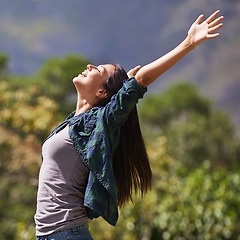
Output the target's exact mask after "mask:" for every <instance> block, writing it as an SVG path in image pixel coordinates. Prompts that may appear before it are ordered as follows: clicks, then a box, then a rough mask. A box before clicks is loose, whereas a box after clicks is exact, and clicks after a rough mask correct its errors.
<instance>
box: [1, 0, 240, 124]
mask: <svg viewBox="0 0 240 240" xmlns="http://www.w3.org/2000/svg"><path fill="white" fill-rule="evenodd" d="M0 3H1V8H0V19H1V21H0V35H1V41H0V51H2V52H5V53H7V54H9V56H10V59H11V64H10V71H11V72H12V73H13V74H32V73H34V72H35V71H37V70H38V68H39V67H40V66H41V65H42V63H43V62H44V61H45V60H46V59H47V58H49V57H52V56H62V55H65V54H68V53H70V52H75V53H79V54H83V55H85V56H86V57H87V58H89V59H91V61H92V62H94V63H96V64H100V63H105V62H118V63H120V64H122V65H123V66H124V67H125V68H126V69H129V68H131V67H133V66H135V65H136V64H141V65H143V64H146V63H148V62H149V61H151V60H153V59H155V58H157V57H159V56H160V55H162V54H164V53H166V52H167V51H169V50H170V49H172V48H173V47H175V46H176V44H177V43H179V42H180V41H181V40H182V39H183V38H184V37H185V36H186V33H187V30H188V28H189V26H190V24H191V23H192V22H193V21H194V20H195V18H196V17H197V16H198V15H199V14H200V13H205V14H206V15H208V14H210V13H211V12H212V11H214V10H215V9H220V10H221V11H222V13H223V14H224V15H225V20H224V23H225V26H224V29H222V30H221V34H222V37H221V38H219V39H217V40H214V41H208V42H207V43H204V44H203V45H201V46H199V47H198V48H197V49H196V50H195V51H194V52H193V53H191V54H190V55H189V56H187V57H186V58H185V59H184V60H182V61H181V62H180V63H179V64H177V66H176V67H175V68H174V69H172V70H171V71H169V72H168V73H166V74H164V75H163V76H162V77H161V79H160V81H159V82H158V83H155V84H154V85H153V86H152V87H151V88H150V91H152V92H153V91H162V90H163V89H165V88H166V87H167V86H169V84H171V83H173V82H175V81H179V80H187V81H192V82H195V83H197V84H198V85H199V86H200V87H201V90H202V92H203V93H204V94H206V95H208V96H211V97H213V98H214V99H215V101H216V103H217V106H219V107H221V108H224V109H226V110H227V111H228V112H230V113H231V114H232V117H233V119H234V121H235V123H236V124H239V123H240V114H239V113H238V112H239V111H240V94H239V89H240V76H239V75H240V74H239V69H238V68H239V63H240V50H239V43H240V21H239V20H240V2H239V1H238V0H228V1H226V0H201V1H199V0H183V1H177V0H172V1H159V0H151V1H148V0H139V1H135V0H128V1H127V0H122V1H121V2H119V1H111V0H102V1H98V0H91V1H90V0H69V1H65V0H51V1H49V0H21V1H15V0H8V1H4V0H0ZM156 89H157V90H156Z"/></svg>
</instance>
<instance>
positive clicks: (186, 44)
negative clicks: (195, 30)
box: [183, 36, 196, 51]
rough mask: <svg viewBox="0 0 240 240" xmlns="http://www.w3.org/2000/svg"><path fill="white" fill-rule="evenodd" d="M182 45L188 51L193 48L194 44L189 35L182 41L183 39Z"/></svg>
mask: <svg viewBox="0 0 240 240" xmlns="http://www.w3.org/2000/svg"><path fill="white" fill-rule="evenodd" d="M183 44H184V47H185V48H186V49H188V50H189V51H191V50H193V49H194V48H195V47H196V45H195V44H194V43H193V41H192V40H191V38H190V37H189V36H187V37H186V38H185V39H184V41H183Z"/></svg>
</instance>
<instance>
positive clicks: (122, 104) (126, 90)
mask: <svg viewBox="0 0 240 240" xmlns="http://www.w3.org/2000/svg"><path fill="white" fill-rule="evenodd" d="M146 91H147V88H143V87H141V86H140V85H139V84H138V83H137V81H136V79H135V77H131V78H130V79H129V80H126V81H124V83H123V86H122V88H121V89H120V90H119V91H118V92H117V93H116V94H115V95H113V96H112V98H111V101H110V102H109V103H108V104H107V105H106V106H105V111H104V112H105V114H104V117H105V121H106V122H107V124H108V127H109V128H111V130H113V131H115V130H116V129H118V128H120V127H121V126H122V125H123V124H124V123H125V122H126V120H127V118H128V115H129V113H130V112H131V110H132V109H133V108H134V106H135V105H136V104H137V103H138V100H139V99H141V98H143V95H144V94H145V93H146Z"/></svg>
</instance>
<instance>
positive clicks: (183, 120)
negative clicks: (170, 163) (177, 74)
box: [139, 83, 240, 169]
mask: <svg viewBox="0 0 240 240" xmlns="http://www.w3.org/2000/svg"><path fill="white" fill-rule="evenodd" d="M139 112H140V117H141V121H142V124H143V126H144V127H145V129H146V130H147V131H148V136H149V135H153V136H152V138H153V137H155V136H156V135H159V134H160V135H164V136H166V137H167V139H168V148H169V153H170V155H171V156H172V157H174V158H176V159H177V160H178V161H180V162H181V163H182V164H184V165H185V167H187V168H188V169H192V168H195V167H198V166H200V165H201V164H202V162H203V161H205V160H209V159H210V160H211V162H212V166H216V165H228V166H230V165H234V164H236V163H237V161H238V159H239V153H240V145H239V140H238V139H237V137H236V135H235V131H234V126H233V124H232V122H231V121H230V119H229V117H228V116H227V115H226V114H225V113H224V112H222V111H220V110H216V109H215V108H214V107H213V103H212V101H211V100H209V99H208V98H206V97H203V96H201V95H200V93H199V92H198V90H197V88H196V87H195V86H194V85H192V84H190V83H179V84H176V85H174V86H172V87H171V88H169V89H168V90H166V92H164V93H163V94H161V95H153V96H150V97H148V98H146V99H145V100H144V101H143V103H142V104H141V108H140V111H139Z"/></svg>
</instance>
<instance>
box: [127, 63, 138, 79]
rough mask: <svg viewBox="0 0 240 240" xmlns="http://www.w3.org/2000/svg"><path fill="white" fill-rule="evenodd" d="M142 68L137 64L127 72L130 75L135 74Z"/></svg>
mask: <svg viewBox="0 0 240 240" xmlns="http://www.w3.org/2000/svg"><path fill="white" fill-rule="evenodd" d="M140 68H141V66H140V65H138V66H136V67H135V68H133V69H131V70H129V71H128V73H127V75H128V77H132V76H135V75H136V73H137V72H138V71H139V70H140Z"/></svg>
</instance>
